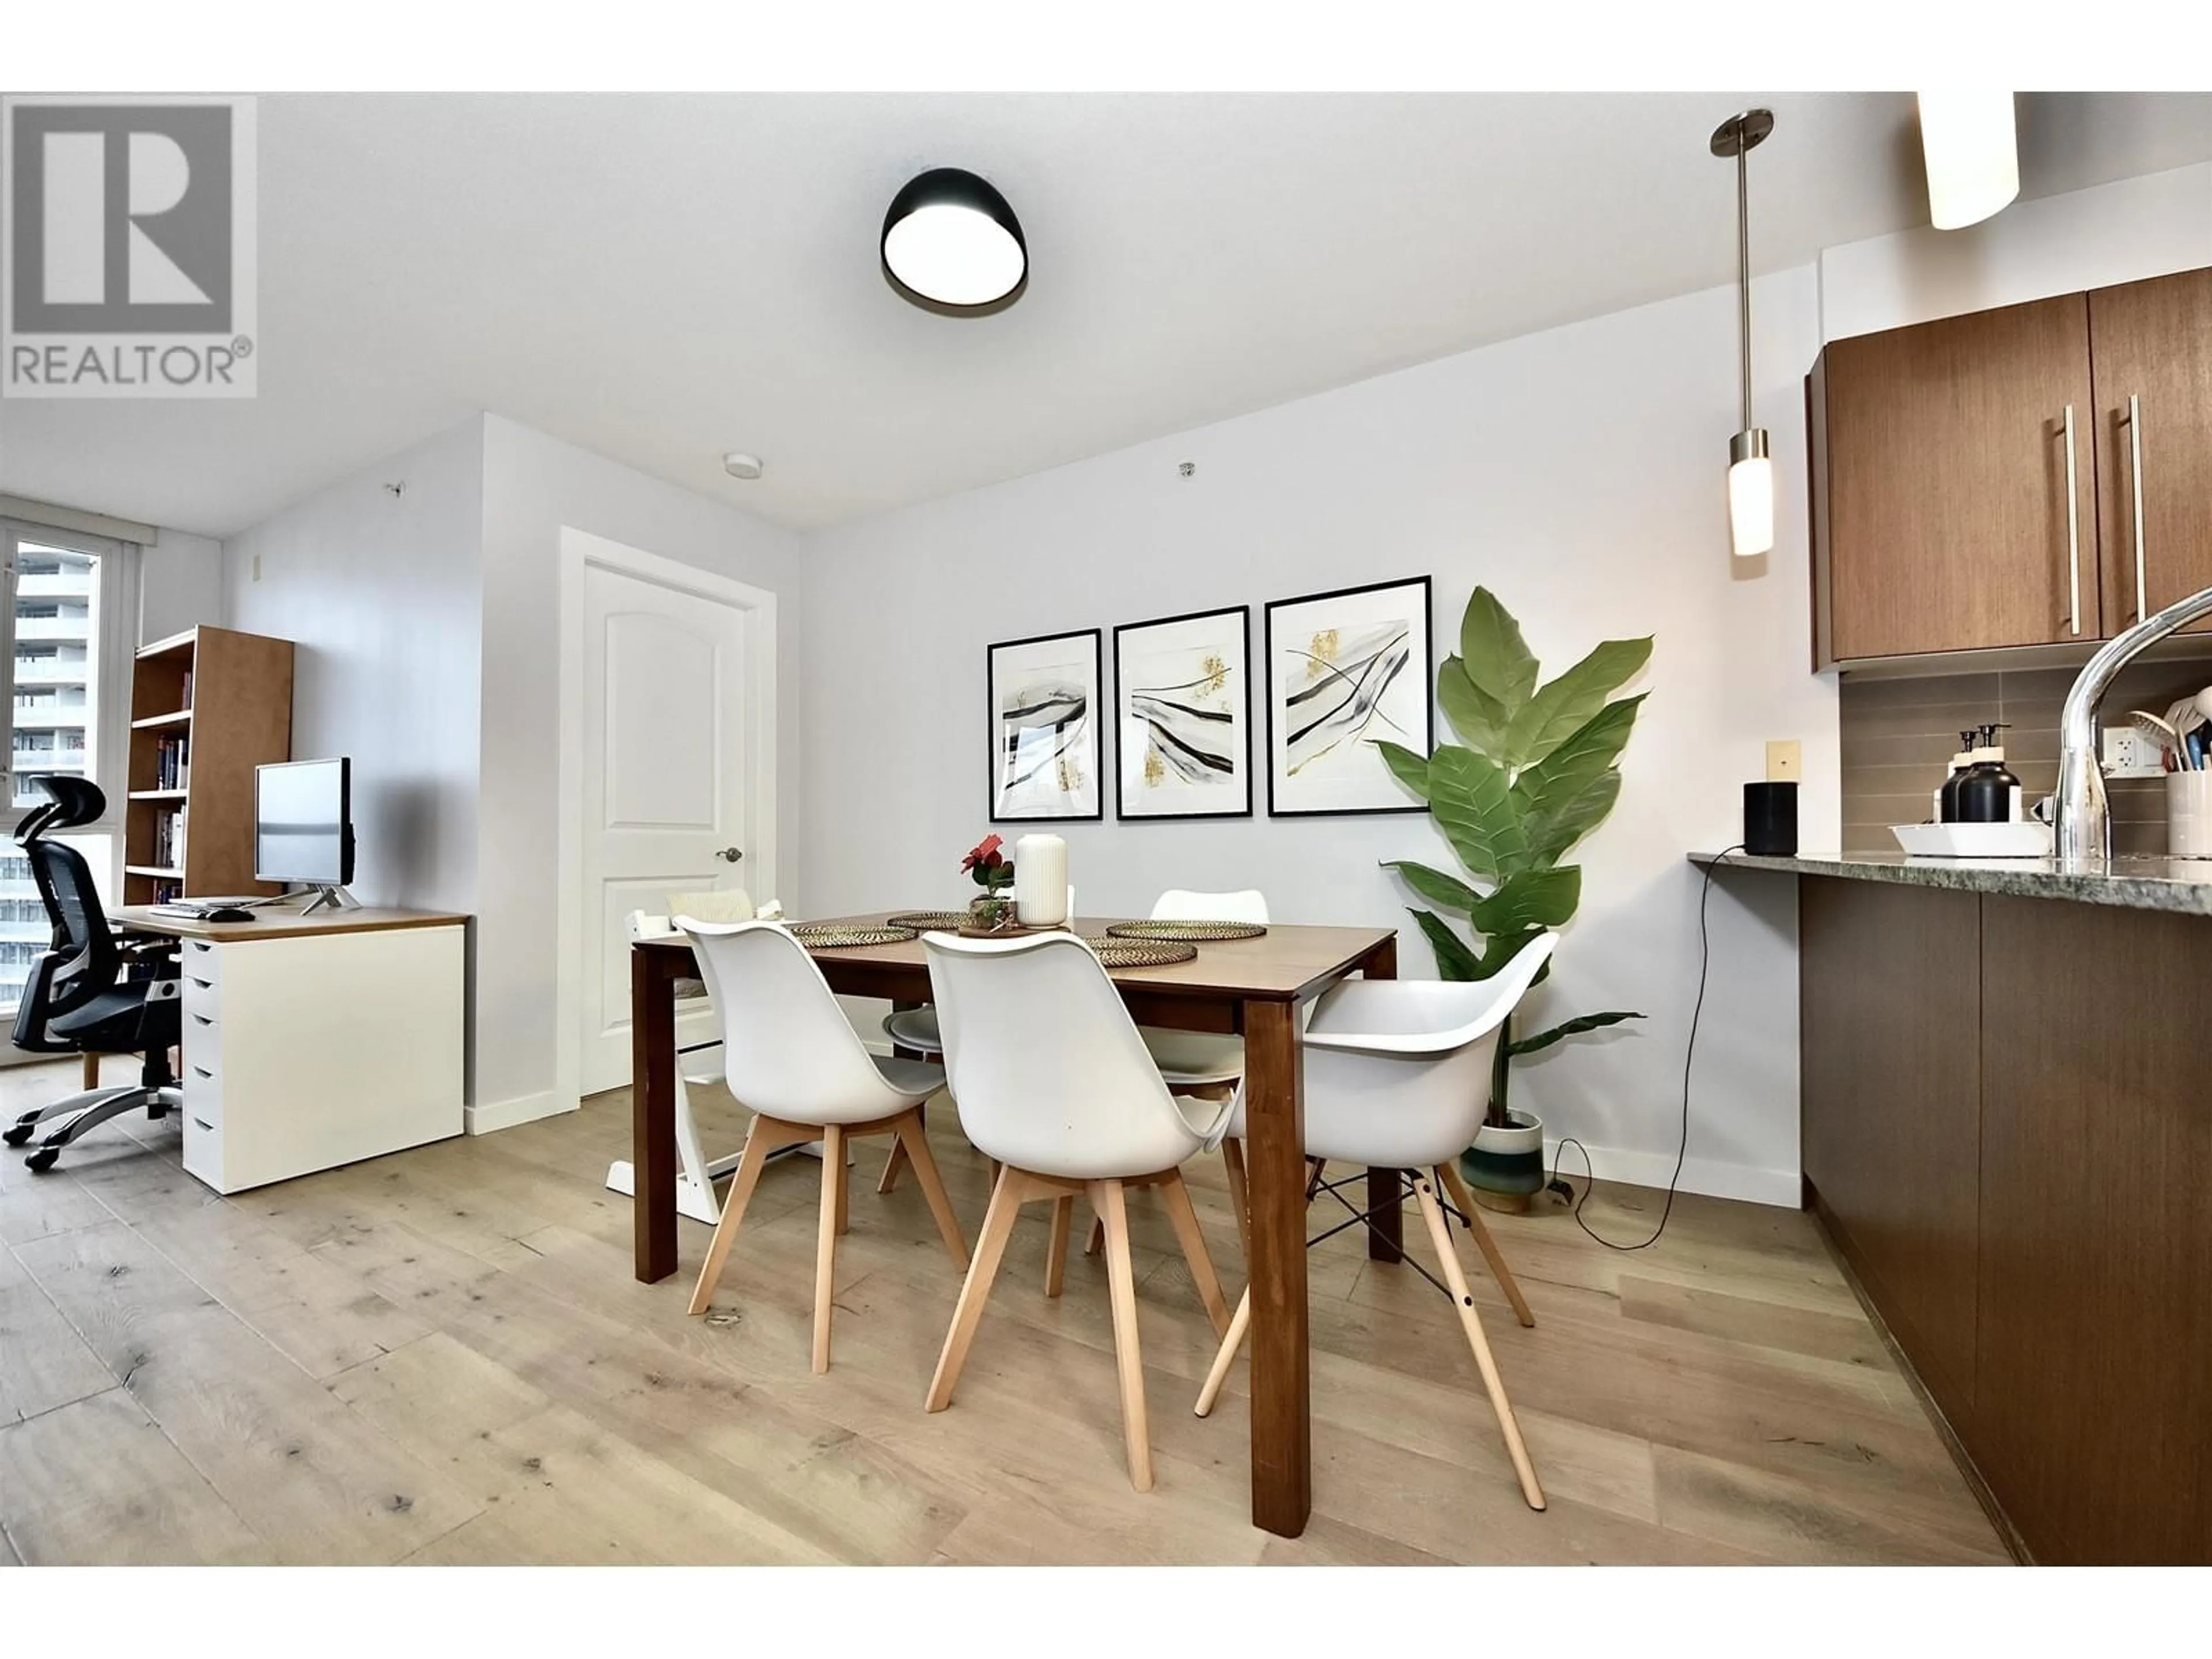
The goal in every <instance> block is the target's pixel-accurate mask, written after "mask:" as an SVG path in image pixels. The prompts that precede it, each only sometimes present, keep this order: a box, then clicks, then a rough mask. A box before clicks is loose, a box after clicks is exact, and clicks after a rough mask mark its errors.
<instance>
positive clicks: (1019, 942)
mask: <svg viewBox="0 0 2212 1659" xmlns="http://www.w3.org/2000/svg"><path fill="white" fill-rule="evenodd" d="M922 944H923V945H924V946H925V947H926V948H927V951H928V952H929V985H930V992H931V994H932V995H933V997H934V998H935V1000H936V1003H937V1008H938V1012H939V1015H940V1017H941V1018H942V1019H943V1021H944V1026H945V1073H946V1079H947V1081H948V1082H949V1083H950V1084H951V1091H952V1098H953V1101H954V1103H956V1104H957V1106H958V1108H959V1111H960V1127H961V1129H962V1131H963V1133H965V1134H966V1135H967V1137H968V1139H969V1141H970V1142H972V1143H973V1144H974V1146H975V1149H976V1150H977V1151H978V1152H981V1153H982V1154H983V1155H984V1156H985V1157H987V1158H994V1159H995V1160H997V1162H998V1164H999V1165H1000V1169H999V1176H998V1180H997V1182H996V1184H995V1185H994V1187H993V1188H992V1189H991V1207H990V1211H989V1212H988V1213H987V1215H986V1216H985V1217H984V1219H983V1231H982V1232H981V1235H980V1236H979V1237H977V1239H976V1241H975V1265H974V1266H973V1267H970V1268H969V1270H968V1282H967V1283H966V1284H965V1285H963V1286H962V1287H961V1291H960V1305H959V1308H958V1310H957V1311H956V1312H955V1313H954V1315H953V1318H952V1328H951V1330H950V1331H948V1332H947V1333H946V1334H945V1351H944V1352H943V1353H942V1354H941V1355H940V1356H939V1358H938V1362H937V1374H936V1376H934V1377H933V1378H932V1379H931V1382H930V1385H929V1397H928V1407H929V1409H930V1410H931V1411H933V1412H941V1411H943V1410H944V1409H945V1407H947V1406H949V1405H951V1403H952V1391H953V1389H954V1388H955V1387H956V1386H957V1384H958V1383H959V1381H960V1371H961V1368H962V1366H963V1365H964V1364H966V1363H967V1359H968V1351H969V1346H971V1345H972V1344H973V1343H974V1341H975V1327H976V1325H977V1322H979V1321H981V1318H982V1316H983V1305H984V1304H985V1302H986V1301H987V1300H988V1299H989V1297H990V1294H991V1283H992V1280H993V1279H995V1278H996V1277H997V1276H998V1272H999V1263H1000V1260H1001V1258H1003V1257H1004V1256H1005V1255H1006V1240H1007V1239H1008V1238H1009V1237H1011V1236H1012V1232H1013V1230H1014V1220H1015V1218H1016V1217H1017V1215H1018V1213H1019V1212H1020V1210H1021V1206H1023V1205H1024V1204H1025V1203H1027V1202H1029V1201H1030V1200H1032V1199H1048V1200H1051V1203H1052V1206H1053V1213H1052V1223H1051V1235H1050V1243H1049V1245H1048V1255H1047V1258H1046V1267H1045V1294H1046V1295H1048V1296H1057V1295H1058V1294H1059V1293H1060V1274H1061V1272H1062V1270H1063V1268H1064V1267H1065V1266H1066V1261H1067V1233H1068V1225H1069V1222H1070V1220H1071V1219H1072V1218H1073V1211H1074V1207H1075V1199H1076V1195H1077V1194H1085V1195H1086V1196H1087V1197H1089V1199H1090V1200H1091V1206H1092V1208H1094V1209H1095V1210H1097V1212H1098V1214H1099V1215H1100V1217H1101V1218H1103V1220H1104V1222H1105V1226H1106V1277H1107V1282H1108V1285H1109V1290H1110V1295H1111V1302H1112V1307H1113V1314H1114V1354H1115V1361H1116V1363H1117V1364H1118V1366H1119V1368H1120V1375H1121V1430H1122V1437H1123V1440H1124V1442H1125V1443H1126V1445H1127V1453H1128V1462H1129V1480H1130V1482H1131V1484H1133V1486H1135V1487H1136V1488H1137V1490H1138V1491H1139V1492H1149V1491H1151V1490H1152V1449H1151V1445H1150V1443H1149V1441H1148V1439H1147V1437H1146V1423H1145V1374H1144V1365H1143V1360H1142V1357H1141V1353H1140V1351H1139V1345H1138V1340H1137V1289H1136V1278H1135V1273H1134V1271H1133V1268H1132V1267H1131V1265H1130V1260H1129V1221H1128V1212H1127V1203H1126V1198H1125V1194H1127V1189H1128V1188H1132V1187H1156V1188H1158V1189H1159V1192H1160V1196H1161V1198H1162V1200H1164V1202H1165V1204H1166V1206H1167V1212H1168V1219H1169V1220H1170V1223H1172V1224H1173V1225H1174V1227H1175V1233H1176V1241H1177V1242H1178V1243H1180V1244H1181V1245H1182V1253H1183V1259H1184V1260H1185V1261H1187V1262H1188V1264H1189V1266H1190V1276H1191V1280H1192V1283H1193V1284H1194V1285H1196V1286H1197V1289H1198V1294H1199V1298H1200V1301H1201V1302H1203V1303H1204V1304H1205V1305H1206V1315H1207V1316H1208V1317H1209V1318H1210V1319H1212V1322H1213V1328H1214V1329H1215V1330H1217V1331H1226V1330H1227V1329H1228V1327H1229V1310H1228V1308H1227V1306H1226V1305H1225V1304H1224V1302H1223V1301H1222V1297H1221V1285H1220V1283H1219V1281H1218V1279H1215V1277H1214V1274H1213V1263H1212V1260H1211V1259H1210V1258H1209V1257H1208V1256H1207V1255H1206V1239H1205V1236H1204V1235H1203V1234H1202V1233H1201V1232H1200V1230H1199V1225H1198V1216H1197V1212H1195V1211H1194V1210H1193V1208H1192V1207H1191V1202H1190V1194H1189V1193H1188V1191H1186V1190H1185V1189H1184V1187H1183V1183H1182V1168H1181V1166H1182V1162H1183V1160H1184V1159H1185V1158H1189V1157H1190V1156H1191V1155H1192V1154H1193V1153H1195V1152H1200V1151H1201V1150H1203V1149H1205V1148H1206V1147H1207V1146H1212V1145H1214V1144H1217V1143H1218V1141H1219V1139H1220V1136H1221V1132H1222V1131H1223V1130H1224V1129H1225V1128H1226V1127H1228V1121H1229V1114H1230V1111H1231V1107H1232V1105H1233V1101H1222V1102H1211V1101H1196V1100H1186V1099H1182V1098H1179V1097H1176V1096H1174V1095H1171V1094H1170V1093H1169V1092H1168V1090H1167V1085H1165V1084H1164V1083H1163V1082H1161V1081H1160V1074H1159V1071H1158V1068H1157V1067H1156V1066H1154V1065H1153V1064H1152V1056H1151V1055H1150V1054H1147V1053H1146V1051H1145V1045H1144V1043H1143V1042H1141V1041H1139V1038H1138V1036H1137V1028H1136V1025H1135V1024H1134V1023H1133V1021H1132V1020H1131V1019H1130V1018H1129V1011H1128V1010H1127V1008H1126V1007H1124V1006H1122V1003H1121V995H1120V994H1119V993H1118V992H1116V991H1115V988H1114V982H1113V981H1111V980H1109V978H1107V976H1106V970H1105V969H1104V968H1103V967H1101V966H1100V965H1099V962H1098V958H1097V957H1096V956H1094V955H1093V954H1092V953H1091V948H1090V947H1089V946H1088V945H1085V944H1084V942H1083V941H1082V940H1081V939H1077V938H1076V937H1074V936H1073V934H1069V933H1039V934H1034V935H1031V936H1030V937H1029V938H1025V939H1004V940H1000V939H959V938H956V937H954V936H953V935H951V934H948V933H926V934H924V935H923V936H922Z"/></svg>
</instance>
